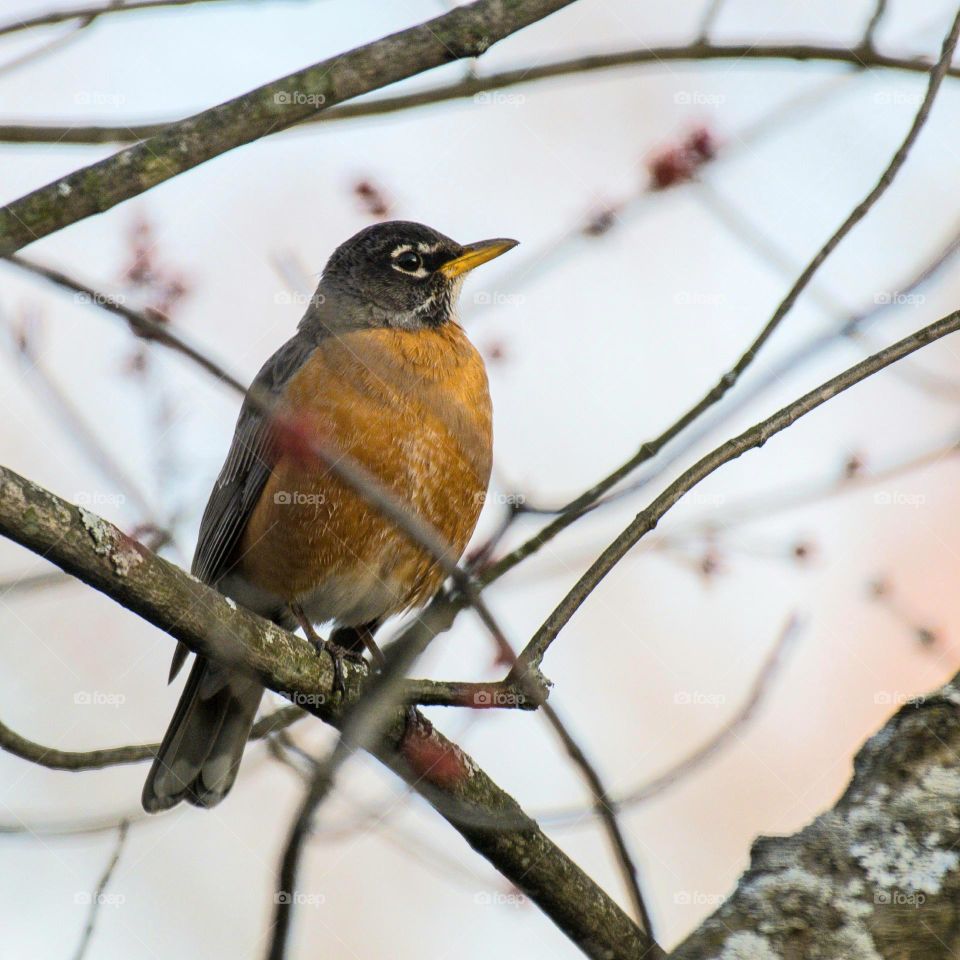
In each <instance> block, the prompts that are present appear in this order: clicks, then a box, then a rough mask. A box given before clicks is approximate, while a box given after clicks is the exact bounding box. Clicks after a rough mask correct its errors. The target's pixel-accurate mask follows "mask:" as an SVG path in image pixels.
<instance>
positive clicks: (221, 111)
mask: <svg viewBox="0 0 960 960" xmlns="http://www.w3.org/2000/svg"><path fill="white" fill-rule="evenodd" d="M572 2H573V0H516V2H514V3H510V4H504V3H502V2H500V0H476V2H474V3H470V4H466V5H465V6H462V7H455V8H454V9H453V10H451V11H450V12H449V13H445V14H443V15H442V16H439V17H435V18H434V19H432V20H429V21H427V22H426V23H422V24H420V25H418V26H416V27H411V28H409V29H408V30H403V31H401V32H400V33H396V34H393V35H392V36H388V37H384V38H383V39H381V40H377V41H375V42H373V43H368V44H366V45H365V46H362V47H357V48H356V49H354V50H351V51H348V52H346V53H343V54H338V55H337V56H335V57H330V58H329V59H327V60H324V61H321V62H320V63H317V64H314V65H313V66H312V67H308V68H307V69H305V70H301V71H299V72H297V73H293V74H290V75H289V76H286V77H283V78H281V79H280V80H276V81H274V82H273V83H268V84H266V85H265V86H262V87H259V88H258V89H256V90H252V91H250V92H249V93H246V94H244V95H243V96H240V97H237V98H236V99H234V100H230V101H228V102H227V103H224V104H221V105H220V106H218V107H213V108H211V109H209V110H206V111H204V112H203V113H199V114H197V115H196V116H193V117H189V118H187V119H186V120H181V121H180V122H178V123H175V124H172V125H171V126H169V127H167V128H166V129H165V130H164V131H163V132H162V133H158V134H157V135H156V136H154V137H151V138H150V139H149V140H146V141H144V142H142V143H138V144H136V145H135V146H132V147H128V148H126V149H125V150H121V151H120V152H119V153H116V154H114V155H113V156H111V157H108V158H107V159H105V160H102V161H100V162H99V163H95V164H93V165H91V166H88V167H83V168H82V169H80V170H77V171H75V172H74V173H72V174H70V175H69V176H66V177H62V178H61V179H59V180H56V181H54V182H53V183H50V184H48V185H47V186H45V187H41V188H40V189H39V190H35V191H33V193H30V194H27V195H26V196H24V197H21V198H20V199H19V200H14V201H13V202H12V203H10V204H9V205H8V206H6V207H4V208H3V210H2V211H0V255H8V254H11V253H15V252H16V251H17V250H19V249H20V248H21V247H23V246H25V245H26V244H28V243H31V242H32V241H34V240H39V239H40V238H41V237H45V236H47V235H49V234H51V233H54V232H56V231H57V230H61V229H62V228H63V227H66V226H68V225H70V224H72V223H76V222H77V221H79V220H83V219H85V218H86V217H89V216H92V215H93V214H95V213H102V212H103V211H104V210H109V209H110V208H111V207H113V206H115V205H116V204H118V203H120V202H121V201H123V200H128V199H129V198H130V197H134V196H137V195H138V194H141V193H143V192H144V191H146V190H149V189H150V188H151V187H155V186H156V185H157V184H158V183H163V182H164V181H165V180H169V179H170V178H171V177H174V176H176V175H177V174H178V173H183V172H184V171H185V170H190V169H192V168H193V167H196V166H198V165H199V164H201V163H204V162H205V161H207V160H210V159H211V158H213V157H216V156H219V155H221V154H223V153H226V152H227V151H229V150H232V149H234V148H235V147H239V146H243V144H246V143H250V142H252V141H254V140H258V139H260V138H261V137H265V136H266V135H267V134H269V133H274V132H276V131H278V130H283V129H285V128H286V127H291V126H293V125H294V124H296V123H300V122H302V121H303V120H306V119H308V118H309V117H311V116H313V115H314V114H316V113H319V112H321V111H323V110H326V109H329V108H330V107H332V106H334V105H335V104H337V103H341V102H342V101H344V100H350V99H352V98H353V97H358V96H360V95H361V94H363V93H368V92H369V91H371V90H376V89H379V88H380V87H384V86H386V85H388V84H390V83H395V82H396V81H398V80H403V79H405V78H407V77H411V76H414V75H416V74H418V73H422V72H423V71H425V70H429V69H431V68H432V67H438V66H440V65H441V64H445V63H450V62H452V61H455V60H461V59H463V58H469V57H476V56H479V55H480V54H482V53H484V52H485V51H486V50H488V49H489V48H490V47H491V46H492V45H493V44H494V43H496V42H497V41H498V40H502V39H503V38H504V37H506V36H509V35H510V34H511V33H515V32H516V31H517V30H520V29H522V28H523V27H526V26H528V25H529V24H531V23H534V22H536V21H537V20H540V19H542V18H543V17H545V16H547V15H548V14H550V13H553V12H554V11H556V10H559V9H561V8H562V7H565V6H567V5H568V4H569V3H572Z"/></svg>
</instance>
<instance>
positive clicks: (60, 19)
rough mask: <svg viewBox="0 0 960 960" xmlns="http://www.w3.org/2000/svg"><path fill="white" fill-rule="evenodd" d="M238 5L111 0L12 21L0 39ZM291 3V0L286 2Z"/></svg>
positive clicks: (223, 0)
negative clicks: (139, 15) (162, 11)
mask: <svg viewBox="0 0 960 960" xmlns="http://www.w3.org/2000/svg"><path fill="white" fill-rule="evenodd" d="M231 2H232V3H237V2H241V0H126V2H125V0H111V2H109V3H91V4H84V5H83V6H79V7H66V8H64V9H62V10H51V11H50V12H49V13H41V14H39V15H38V16H35V17H28V18H26V19H23V20H19V19H17V20H11V21H10V22H9V23H5V24H0V37H4V36H7V35H8V34H11V33H19V32H20V31H22V30H33V29H34V28H36V27H49V26H52V25H53V24H56V23H67V22H69V21H70V20H81V21H85V22H86V23H93V21H94V20H97V19H99V18H100V17H103V16H106V15H107V14H111V13H133V12H135V11H137V10H156V9H158V8H159V7H186V6H189V5H191V4H195V3H231ZM242 2H247V3H250V2H263V0H242ZM286 2H288V3H289V2H290V0H286Z"/></svg>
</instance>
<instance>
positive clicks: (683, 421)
mask: <svg viewBox="0 0 960 960" xmlns="http://www.w3.org/2000/svg"><path fill="white" fill-rule="evenodd" d="M958 33H960V11H958V13H957V15H956V16H955V18H954V20H953V23H952V24H951V26H950V30H949V32H948V33H947V36H946V37H945V38H944V41H943V49H942V51H941V54H940V59H939V60H938V61H937V63H936V65H935V66H934V67H933V69H932V70H931V72H930V80H929V82H928V84H927V92H926V94H925V95H924V98H923V100H922V102H921V104H920V107H919V109H918V110H917V113H916V116H915V117H914V119H913V123H911V125H910V129H909V130H908V131H907V134H906V136H905V137H904V139H903V141H902V142H901V144H900V146H899V148H898V149H897V151H896V153H895V154H894V155H893V157H892V158H891V160H890V162H889V164H887V167H886V168H885V169H884V171H883V173H882V174H881V175H880V179H879V180H878V181H877V182H876V184H875V185H874V186H873V188H872V189H871V190H870V191H869V192H868V193H867V195H866V196H865V197H864V198H863V200H861V201H860V203H858V204H857V205H856V207H854V209H853V210H852V211H851V212H850V214H849V215H848V216H847V218H846V219H845V220H844V221H843V223H841V224H840V226H839V227H838V228H837V229H836V231H834V233H833V234H832V236H831V237H830V238H829V239H828V240H827V242H826V243H825V244H824V245H823V246H822V247H821V248H820V249H819V250H818V251H817V253H816V254H815V256H814V257H813V259H812V260H811V261H810V262H809V263H808V264H807V266H806V268H805V269H804V270H803V272H802V273H801V274H800V276H799V277H798V278H797V280H796V282H795V283H794V284H793V286H792V287H791V288H790V290H789V292H788V293H787V295H786V297H784V299H783V300H782V301H781V302H780V304H779V306H778V307H777V309H776V310H775V311H774V313H773V316H772V317H771V318H770V319H769V320H768V321H767V323H766V325H765V326H764V328H763V329H762V330H761V331H760V333H759V334H758V335H757V337H756V338H755V339H754V341H753V342H752V343H751V344H750V346H749V347H747V349H746V351H745V352H744V353H743V354H742V355H741V356H740V358H739V359H738V360H737V362H736V363H735V364H734V365H733V366H732V367H731V368H730V369H729V370H727V371H726V373H724V374H723V376H721V377H720V379H719V380H718V381H717V383H716V384H715V385H714V386H713V387H712V388H711V389H710V390H709V391H708V392H707V393H706V394H705V395H704V396H703V397H702V398H701V399H700V400H699V401H697V403H695V404H694V405H693V406H692V407H690V408H689V409H688V410H687V411H686V412H685V413H684V414H683V415H682V416H681V417H679V418H678V419H677V420H676V421H674V423H672V424H671V425H670V426H669V427H667V429H666V430H664V431H663V432H662V433H661V434H660V435H659V436H658V437H655V438H654V439H653V440H648V441H647V442H646V443H644V444H642V445H641V446H640V448H639V449H638V450H637V452H636V453H635V454H634V455H633V456H632V457H631V458H630V459H629V460H627V461H626V462H625V463H623V464H621V466H619V467H618V468H617V469H616V470H614V471H613V472H612V473H609V474H608V475H607V476H605V477H604V478H603V479H602V480H600V481H599V482H598V483H596V484H594V486H592V487H591V488H590V489H588V490H585V491H584V492H583V493H582V494H580V496H578V497H577V498H576V499H574V500H572V501H571V502H570V503H569V504H567V506H566V507H564V510H563V512H562V513H561V514H560V515H559V516H558V517H557V518H556V519H555V520H553V521H552V522H551V523H549V524H547V526H546V527H544V528H543V529H542V530H541V531H540V532H539V533H537V534H535V535H534V536H533V537H531V538H530V539H529V540H527V541H526V542H525V543H523V544H521V545H520V546H519V547H518V548H517V549H516V550H514V551H512V552H511V553H509V554H507V555H506V556H505V557H502V558H501V559H500V560H499V561H497V562H496V563H494V564H491V566H490V567H488V568H487V570H485V571H484V574H483V577H482V582H484V583H490V582H491V581H493V580H495V579H497V578H498V577H500V576H501V575H502V574H504V573H506V572H507V571H508V570H509V569H511V567H514V566H516V564H517V563H519V562H520V561H521V560H523V559H525V558H526V557H528V556H530V555H531V554H533V553H536V551H537V550H539V549H540V548H541V547H542V546H543V545H544V544H545V543H546V542H548V541H549V540H551V539H553V538H554V537H555V536H556V535H557V534H558V533H560V532H562V531H563V530H565V529H566V528H567V527H568V526H570V524H571V523H573V522H574V521H575V520H577V519H578V518H579V517H581V516H583V515H584V514H585V513H586V512H587V511H588V510H589V509H590V508H591V506H592V505H593V504H594V503H595V502H596V501H597V500H598V499H599V498H600V497H601V496H603V494H604V493H606V492H607V491H608V490H610V489H611V488H612V487H614V486H616V484H617V483H619V482H620V480H622V479H623V478H624V477H626V476H627V475H628V474H630V473H631V472H632V471H633V470H635V469H636V468H637V467H638V466H640V465H641V464H643V463H646V462H647V461H648V460H650V459H651V458H652V457H654V456H655V455H656V454H657V453H659V451H660V450H661V449H663V447H665V446H666V445H667V444H668V443H669V442H670V441H671V440H673V439H674V438H675V437H676V436H677V435H678V434H680V433H681V432H683V431H684V430H685V429H686V428H687V427H688V426H690V424H692V423H693V422H694V421H695V420H697V419H698V418H699V417H700V416H702V415H703V414H704V413H705V412H706V411H707V410H709V409H710V408H711V407H712V406H714V405H715V404H717V403H719V402H720V400H722V399H723V397H724V396H725V395H726V394H727V393H728V391H730V390H731V389H732V388H733V386H734V385H735V384H736V383H737V381H738V380H739V379H740V377H741V376H742V375H743V373H744V372H745V371H746V369H747V368H748V367H749V366H750V364H751V363H753V361H754V360H755V359H756V356H757V354H758V353H759V352H760V350H761V349H762V348H763V346H764V344H765V343H766V342H767V340H769V339H770V337H771V336H772V335H773V333H774V331H775V330H776V329H777V327H778V326H779V325H780V324H781V323H782V322H783V320H784V319H785V318H786V316H787V315H788V314H789V313H790V311H791V310H792V309H793V306H794V304H795V303H796V302H797V300H798V299H799V297H800V295H801V294H802V293H803V291H804V290H805V289H806V288H807V286H808V285H809V284H810V281H811V280H812V279H813V278H814V276H815V275H816V273H817V271H818V270H819V269H820V267H821V266H822V265H823V263H824V261H826V259H827V258H828V257H829V256H830V254H831V253H833V251H834V250H835V249H836V248H837V247H838V246H839V245H840V243H841V242H842V241H843V239H844V237H846V236H847V234H848V233H850V231H851V230H853V228H854V227H855V226H856V225H857V224H858V223H859V222H860V221H861V220H863V218H864V217H865V216H866V215H867V214H868V213H869V212H870V210H871V208H872V207H873V205H874V204H875V203H876V202H877V201H878V200H879V199H880V197H881V196H883V194H884V193H885V192H886V190H887V188H888V187H889V186H890V184H891V183H893V180H894V178H895V177H896V175H897V173H898V172H899V171H900V169H901V168H902V167H903V165H904V163H905V162H906V160H907V157H908V156H909V154H910V150H911V148H912V146H913V144H914V143H915V142H916V139H917V137H918V136H919V135H920V131H921V130H922V129H923V127H924V125H925V124H926V122H927V117H928V116H929V115H930V111H931V109H932V108H933V103H934V101H935V100H936V96H937V93H938V91H939V90H940V86H941V84H942V83H943V78H944V76H945V75H946V73H947V70H948V69H949V66H950V62H951V60H952V57H953V52H954V50H955V49H956V46H957V38H958ZM538 662H539V661H538Z"/></svg>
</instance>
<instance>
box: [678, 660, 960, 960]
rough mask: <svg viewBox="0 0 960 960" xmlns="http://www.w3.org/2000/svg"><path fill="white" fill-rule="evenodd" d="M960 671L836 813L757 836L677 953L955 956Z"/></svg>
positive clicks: (877, 742)
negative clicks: (728, 888) (724, 892)
mask: <svg viewBox="0 0 960 960" xmlns="http://www.w3.org/2000/svg"><path fill="white" fill-rule="evenodd" d="M958 683H960V677H954V679H953V680H952V681H951V682H950V683H949V684H947V685H946V686H945V687H943V688H942V689H941V690H940V691H938V692H937V693H935V694H934V695H932V696H929V697H919V698H917V700H916V701H915V702H913V703H911V704H908V705H907V706H904V707H903V708H902V709H901V710H900V711H899V712H898V713H897V714H896V715H895V716H894V717H893V718H892V719H891V720H890V721H889V722H888V723H887V724H886V725H885V726H884V727H883V729H882V730H880V732H879V733H877V734H876V736H874V737H873V738H872V739H871V740H869V741H868V742H867V743H866V745H865V746H864V747H863V748H862V749H861V750H860V752H859V753H858V754H857V757H856V760H855V761H854V776H853V780H852V781H851V783H850V785H849V786H848V788H847V790H846V792H845V793H844V794H843V796H842V797H841V798H840V800H839V801H838V803H837V805H836V806H835V807H834V808H833V809H832V810H830V811H828V812H826V813H824V814H821V815H820V816H819V817H817V819H816V820H814V821H813V823H811V824H810V825H809V826H808V827H806V828H804V829H803V830H802V831H801V832H800V833H798V834H796V835H795V836H792V837H761V838H759V839H758V840H757V841H756V842H755V843H754V845H753V850H752V855H751V862H750V869H749V870H748V871H747V872H746V873H745V874H744V875H743V877H741V879H740V883H739V884H738V886H737V889H736V891H735V892H734V894H733V896H731V897H730V898H729V899H728V900H727V901H726V902H725V903H724V905H723V906H722V907H721V908H720V909H719V910H718V911H717V912H716V913H715V914H713V916H711V917H710V918H709V919H708V920H707V921H706V922H705V923H704V924H703V925H702V926H700V928H699V929H698V930H696V931H695V932H694V933H693V934H692V935H691V936H690V937H689V938H688V939H687V940H685V941H684V943H683V944H681V945H680V946H679V947H678V948H677V949H676V950H675V951H674V952H673V953H671V955H670V956H671V958H672V960H716V958H719V957H722V958H724V960H727V958H730V960H733V958H742V957H756V958H758V960H774V958H779V957H784V958H787V957H789V958H794V957H796V958H801V957H842V958H843V960H880V958H881V957H885V958H891V960H893V958H896V960H953V958H955V957H956V956H957V950H958V949H960V933H958V931H960V853H958V851H960V817H958V816H957V810H958V809H960V768H958V761H957V758H958V756H960V685H958Z"/></svg>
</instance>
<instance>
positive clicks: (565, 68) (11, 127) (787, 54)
mask: <svg viewBox="0 0 960 960" xmlns="http://www.w3.org/2000/svg"><path fill="white" fill-rule="evenodd" d="M712 60H717V61H720V60H735V61H750V62H753V61H762V60H789V61H801V62H821V63H839V64H847V65H848V66H851V67H855V68H857V69H860V70H863V69H868V68H869V69H884V70H896V71H901V72H905V73H929V71H930V66H931V64H930V61H929V60H927V59H924V58H921V57H907V56H892V55H886V54H881V53H879V52H877V51H867V50H865V49H864V48H863V47H861V46H854V47H844V46H838V47H835V46H829V45H825V44H824V45H818V44H807V43H783V44H777V43H716V44H715V43H707V42H696V43H691V44H680V45H677V46H665V47H642V48H641V49H638V50H624V51H621V52H614V53H594V54H589V55H586V56H582V57H574V58H571V59H564V60H557V61H554V62H551V63H544V64H537V65H533V66H529V67H521V68H518V69H514V70H502V71H499V72H497V73H491V74H488V75H487V76H472V75H471V76H467V77H464V78H462V79H460V80H457V81H454V82H452V83H447V84H441V85H438V86H435V87H430V88H428V89H426V90H419V91H417V92H415V93H404V94H397V95H395V96H390V97H377V98H371V99H370V100H364V101H362V102H360V103H349V104H344V105H342V106H338V107H331V108H330V109H328V110H323V112H320V113H316V114H315V115H314V116H309V117H305V118H303V120H302V121H297V122H303V123H304V124H305V125H311V124H313V123H329V122H332V121H336V120H354V119H358V118H362V117H373V116H382V115H384V114H392V113H399V112H401V111H404V110H411V109H415V108H417V107H426V106H430V105H432V104H436V103H445V102H448V101H453V100H470V99H472V98H474V97H476V96H477V95H478V94H483V93H489V92H492V91H496V90H504V89H506V88H509V87H514V86H518V85H520V84H529V83H536V82H539V81H542V80H551V79H554V78H556V77H567V76H578V75H581V74H590V73H597V72H602V71H607V70H622V69H626V68H628V67H662V66H664V65H666V64H670V63H697V62H708V61H712ZM946 75H947V76H949V77H960V67H950V68H949V69H948V70H947V71H946ZM381 85H382V84H381ZM370 89H374V88H373V87H371V88H370ZM201 116H203V115H201ZM181 122H186V121H181ZM176 123H177V121H175V120H169V121H166V120H164V121H157V122H155V123H146V124H144V123H116V124H109V125H105V124H90V125H78V124H67V123H57V122H55V121H50V122H46V121H42V122H37V123H31V124H16V123H12V124H2V125H0V142H7V143H49V144H82V143H89V144H96V143H131V142H133V141H138V140H147V139H149V138H153V137H156V136H158V135H160V134H161V133H163V132H164V131H165V130H168V129H170V127H171V126H172V125H174V124H176ZM288 126H289V124H284V125H282V126H281V125H277V126H276V127H275V128H274V130H273V131H271V132H280V131H281V130H282V129H286V127H288ZM178 172H179V171H178ZM171 175H172V174H171Z"/></svg>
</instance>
